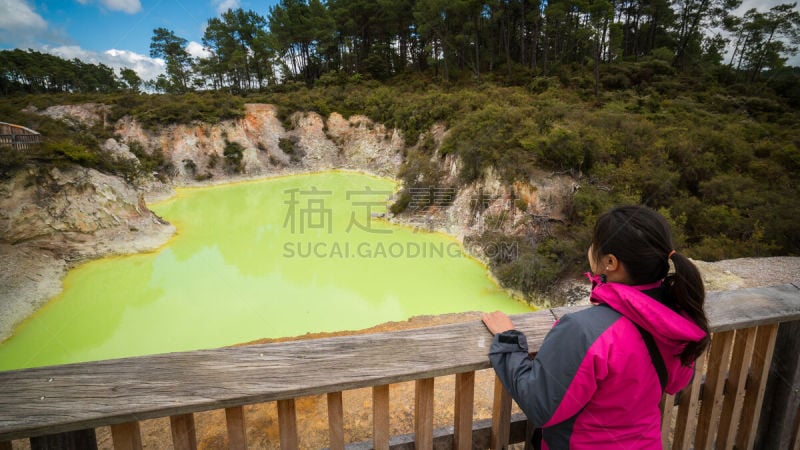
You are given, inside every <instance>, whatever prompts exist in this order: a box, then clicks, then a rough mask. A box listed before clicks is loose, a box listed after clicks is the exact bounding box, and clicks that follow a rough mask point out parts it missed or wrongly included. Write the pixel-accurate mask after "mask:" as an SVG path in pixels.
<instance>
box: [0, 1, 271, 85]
mask: <svg viewBox="0 0 800 450" xmlns="http://www.w3.org/2000/svg"><path fill="white" fill-rule="evenodd" d="M276 2H277V0H253V1H248V0H47V1H42V0H38V1H37V0H0V48H3V49H9V48H23V49H27V48H32V49H34V50H39V51H43V52H48V53H53V54H56V55H58V56H61V57H64V58H70V59H71V58H80V59H82V60H85V61H90V62H94V63H99V62H102V63H104V64H107V65H109V66H112V67H115V68H119V67H131V68H133V69H134V70H136V71H137V72H138V73H139V75H140V76H142V77H143V78H145V79H151V78H154V77H155V76H156V75H158V74H159V73H161V72H162V71H163V61H160V60H158V59H154V58H150V38H151V36H152V35H153V29H154V28H158V27H164V28H167V29H170V30H172V31H174V32H175V34H177V35H178V36H180V37H182V38H184V39H186V40H187V41H189V43H190V44H189V47H188V49H187V50H189V52H190V53H194V54H198V53H200V52H202V46H201V45H200V43H201V39H202V36H203V29H204V27H205V24H206V23H207V22H208V19H210V18H212V17H215V16H218V15H219V14H220V13H221V12H223V11H226V10H227V9H228V8H234V9H235V8H244V9H251V10H253V11H256V12H257V13H259V14H261V15H263V16H265V17H266V16H267V14H268V13H269V7H270V6H271V5H273V4H275V3H276Z"/></svg>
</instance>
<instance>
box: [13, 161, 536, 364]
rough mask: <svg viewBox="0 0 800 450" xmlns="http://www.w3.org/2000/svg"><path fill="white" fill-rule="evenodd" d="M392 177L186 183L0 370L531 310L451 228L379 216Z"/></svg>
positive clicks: (16, 345)
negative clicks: (159, 225)
mask: <svg viewBox="0 0 800 450" xmlns="http://www.w3.org/2000/svg"><path fill="white" fill-rule="evenodd" d="M395 189H396V185H395V183H394V182H393V181H391V180H388V179H382V178H376V177H371V176H367V175H363V174H358V173H350V172H324V173H317V174H309V175H295V176H287V177H280V178H272V179H267V180H262V181H256V182H243V183H237V184H230V185H223V186H213V187H204V188H191V189H179V190H178V192H177V194H176V195H175V196H174V197H173V198H171V199H170V200H167V201H165V202H161V203H159V204H156V205H153V206H152V209H153V210H154V211H156V212H157V213H158V214H159V215H161V216H162V217H164V218H165V219H166V220H168V221H170V222H171V223H173V224H174V225H175V226H176V227H177V229H178V233H177V234H176V236H174V237H173V238H172V239H171V240H170V241H169V242H168V243H167V244H166V245H164V246H163V247H161V248H160V249H158V250H157V251H154V252H150V253H143V254H137V255H131V256H123V257H111V258H104V259H100V260H96V261H92V262H89V263H86V264H83V265H81V266H79V267H77V268H75V269H73V270H71V271H70V272H69V274H68V275H67V276H66V277H65V279H64V291H63V292H62V293H61V294H60V295H58V296H57V297H55V298H53V299H52V300H51V301H50V302H49V303H47V304H46V305H45V306H44V307H43V308H41V309H40V310H39V311H37V312H36V313H35V314H34V315H33V316H31V317H30V318H28V319H27V320H25V321H24V322H23V323H22V324H21V325H20V326H18V327H17V329H16V330H15V332H14V335H13V336H12V337H11V338H9V339H7V340H6V341H4V342H3V343H2V344H0V370H9V369H16V368H24V367H35V366H44V365H52V364H64V363H71V362H78V361H91V360H100V359H110V358H119V357H126V356H135V355H144V354H153V353H166V352H173V351H184V350H193V349H202V348H214V347H220V346H225V345H231V344H235V343H240V342H247V341H252V340H256V339H260V338H271V337H284V336H296V335H302V334H305V333H308V332H322V331H341V330H355V329H362V328H367V327H370V326H373V325H376V324H380V323H383V322H388V321H401V320H406V319H408V318H410V317H412V316H417V315H427V314H444V313H454V312H464V311H476V310H478V311H491V310H496V309H499V310H502V311H505V312H507V313H509V314H512V313H520V312H526V311H530V308H529V307H528V306H527V305H526V304H524V303H522V302H519V301H517V300H514V299H512V298H511V297H509V296H508V295H507V294H506V293H505V292H504V291H503V290H501V289H500V288H499V287H498V286H497V285H496V284H495V283H494V282H493V281H492V280H491V279H490V278H489V277H488V272H487V270H486V268H485V267H484V266H483V265H481V264H480V263H479V262H477V261H476V260H474V259H472V258H470V257H468V256H466V255H465V253H464V249H463V247H461V246H460V245H459V244H458V242H457V241H456V240H454V239H453V238H451V237H449V236H447V235H444V234H440V233H427V232H419V231H415V230H413V229H411V228H409V227H404V226H398V225H393V224H389V223H387V222H385V221H384V220H382V219H380V218H379V216H380V214H381V213H383V212H385V211H386V207H387V197H388V196H389V195H390V194H391V193H392V192H393V191H394V190H395Z"/></svg>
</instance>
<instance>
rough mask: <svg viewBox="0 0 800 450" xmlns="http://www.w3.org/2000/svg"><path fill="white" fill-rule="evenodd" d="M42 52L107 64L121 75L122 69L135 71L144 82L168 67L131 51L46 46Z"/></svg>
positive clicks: (72, 46) (157, 59) (159, 59)
mask: <svg viewBox="0 0 800 450" xmlns="http://www.w3.org/2000/svg"><path fill="white" fill-rule="evenodd" d="M42 51H44V52H47V53H50V54H53V55H56V56H60V57H62V58H65V59H73V58H78V59H80V60H81V61H84V62H90V63H92V64H100V63H102V64H105V65H107V66H109V67H112V68H114V70H115V71H116V72H117V74H119V69H120V68H121V67H128V68H131V69H133V70H134V71H135V72H136V73H137V74H138V75H139V76H140V77H141V78H142V79H143V80H152V79H155V78H156V77H158V75H160V74H162V73H164V68H165V66H166V64H165V62H164V60H163V59H161V58H151V57H149V56H145V55H142V54H139V53H135V52H132V51H129V50H117V49H113V48H112V49H110V50H106V51H104V52H102V53H98V52H94V51H91V50H85V49H83V48H81V47H79V46H77V45H62V46H59V47H47V46H45V47H44V48H43V49H42Z"/></svg>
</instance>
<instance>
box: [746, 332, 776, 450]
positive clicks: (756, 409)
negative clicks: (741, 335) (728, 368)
mask: <svg viewBox="0 0 800 450" xmlns="http://www.w3.org/2000/svg"><path fill="white" fill-rule="evenodd" d="M777 335H778V324H772V325H762V326H760V327H758V330H757V331H756V346H755V350H754V351H753V363H752V365H751V367H750V379H749V380H748V383H747V386H748V387H747V394H746V396H745V399H744V404H743V405H742V422H741V424H740V425H739V430H738V433H737V434H736V448H747V449H751V448H753V447H754V445H755V440H756V431H757V429H758V421H759V419H760V417H761V406H762V405H763V401H764V391H765V389H766V384H767V375H768V373H769V367H770V363H771V362H772V354H773V352H774V350H775V338H776V337H777Z"/></svg>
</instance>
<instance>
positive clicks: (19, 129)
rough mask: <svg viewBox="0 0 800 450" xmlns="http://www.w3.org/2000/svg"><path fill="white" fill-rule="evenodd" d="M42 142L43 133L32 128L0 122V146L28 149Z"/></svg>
mask: <svg viewBox="0 0 800 450" xmlns="http://www.w3.org/2000/svg"><path fill="white" fill-rule="evenodd" d="M41 143H42V135H41V134H39V133H37V132H36V131H33V130H31V129H30V128H25V127H23V126H20V125H14V124H11V123H5V122H0V147H3V148H8V147H10V148H12V149H14V150H27V149H29V148H31V147H32V146H34V145H38V144H41Z"/></svg>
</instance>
